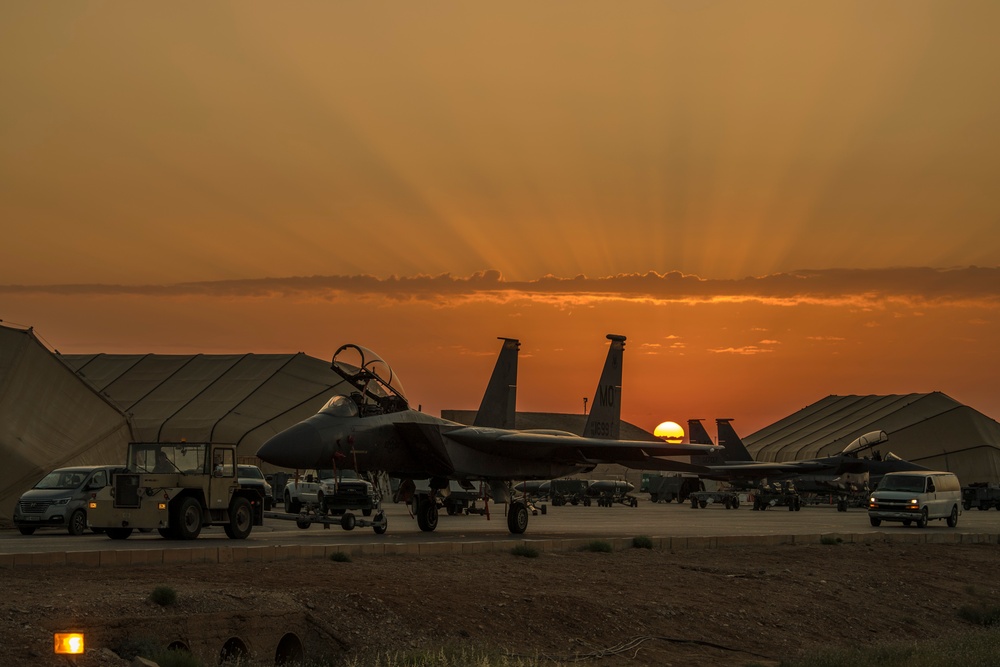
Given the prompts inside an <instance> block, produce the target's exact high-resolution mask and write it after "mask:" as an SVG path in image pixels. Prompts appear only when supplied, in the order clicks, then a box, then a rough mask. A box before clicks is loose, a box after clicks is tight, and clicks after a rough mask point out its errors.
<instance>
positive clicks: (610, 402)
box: [583, 334, 625, 440]
mask: <svg viewBox="0 0 1000 667" xmlns="http://www.w3.org/2000/svg"><path fill="white" fill-rule="evenodd" d="M608 340H610V341H611V347H610V348H609V349H608V358H607V360H605V362H604V371H603V372H602V373H601V380H600V382H598V383H597V393H596V394H595V395H594V402H593V403H591V408H590V415H588V416H587V426H586V427H585V428H584V429H583V435H584V436H586V437H588V438H605V439H608V440H617V439H618V433H619V431H620V430H621V415H622V406H621V398H622V353H623V352H624V350H625V336H617V335H615V334H608Z"/></svg>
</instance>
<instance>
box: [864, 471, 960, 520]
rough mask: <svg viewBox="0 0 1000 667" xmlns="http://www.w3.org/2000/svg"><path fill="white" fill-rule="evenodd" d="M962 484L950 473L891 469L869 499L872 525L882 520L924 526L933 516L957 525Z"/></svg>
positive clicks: (869, 515)
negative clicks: (893, 470)
mask: <svg viewBox="0 0 1000 667" xmlns="http://www.w3.org/2000/svg"><path fill="white" fill-rule="evenodd" d="M961 505H962V486H961V485H960V484H959V483H958V477H956V476H955V475H954V474H953V473H950V472H938V471H927V472H923V471H920V472H892V473H889V474H887V475H885V476H884V477H882V480H881V481H880V482H879V483H878V487H877V488H876V489H875V491H874V492H873V493H872V495H871V498H870V499H869V501H868V519H869V521H870V522H871V524H872V525H873V526H878V525H880V524H881V523H882V522H883V521H901V522H902V523H903V525H904V526H909V525H910V524H911V523H915V524H916V526H917V528H923V527H925V526H926V525H927V522H928V521H929V520H930V519H945V520H947V522H948V526H949V527H951V528H954V527H955V526H957V525H958V515H959V514H960V513H961V511H962V510H961Z"/></svg>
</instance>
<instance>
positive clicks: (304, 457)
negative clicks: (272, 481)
mask: <svg viewBox="0 0 1000 667" xmlns="http://www.w3.org/2000/svg"><path fill="white" fill-rule="evenodd" d="M322 454H323V438H322V437H321V436H320V433H319V431H318V430H317V429H316V427H315V426H313V425H312V424H309V423H306V422H300V423H298V424H296V425H295V426H292V427H291V428H287V429H285V430H284V431H282V432H281V433H278V434H277V435H274V436H272V437H270V438H269V439H268V440H267V441H266V442H265V443H264V444H263V445H261V446H260V449H258V450H257V456H258V457H260V459H261V460H262V461H266V462H267V463H270V464H272V465H276V466H281V467H282V468H318V467H321V466H322V465H323V463H322Z"/></svg>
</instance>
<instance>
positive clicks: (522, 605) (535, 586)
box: [0, 543, 1000, 667]
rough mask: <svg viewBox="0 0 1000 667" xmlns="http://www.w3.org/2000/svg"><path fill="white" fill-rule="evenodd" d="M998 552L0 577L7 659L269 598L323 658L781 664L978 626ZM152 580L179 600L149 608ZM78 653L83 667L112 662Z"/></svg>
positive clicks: (554, 556) (357, 561)
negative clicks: (299, 622) (322, 643)
mask: <svg viewBox="0 0 1000 667" xmlns="http://www.w3.org/2000/svg"><path fill="white" fill-rule="evenodd" d="M998 562H1000V560H998V547H997V545H990V544H980V545H970V544H967V545H944V544H920V545H916V544H914V545H903V544H887V543H873V544H853V543H843V544H827V545H823V544H816V545H809V546H792V545H788V546H772V547H742V546H741V547H720V548H713V549H704V550H694V549H692V550H685V551H677V552H671V551H668V550H649V549H627V550H623V551H618V552H615V553H593V552H543V553H542V554H541V555H540V556H538V557H537V558H525V557H522V556H515V555H512V554H510V553H492V554H485V555H478V556H426V557H415V556H355V557H353V559H352V560H351V562H335V561H332V560H325V559H316V560H305V559H303V560H294V561H284V562H272V563H234V564H231V565H224V566H220V565H208V564H185V565H177V566H167V565H159V566H145V567H124V566H122V567H107V568H99V569H90V568H77V567H38V568H21V567H19V568H16V569H9V570H6V571H0V581H2V583H0V591H2V595H0V665H64V664H65V663H64V662H63V661H62V660H60V659H57V658H55V657H54V656H53V655H52V654H51V642H52V639H51V637H52V634H51V633H52V632H53V631H55V630H57V629H60V627H59V626H60V625H63V624H67V623H71V622H72V621H73V620H74V619H76V620H83V621H84V622H85V623H90V624H91V625H100V624H101V623H107V624H109V626H114V627H116V628H117V630H112V631H109V633H107V636H106V637H105V641H107V642H110V641H111V640H110V639H109V637H111V636H112V635H113V634H114V632H118V633H119V634H120V633H121V632H122V631H123V628H125V627H127V625H128V624H129V622H130V619H131V622H134V621H135V620H136V619H147V618H154V619H155V618H161V617H162V618H163V619H164V622H166V619H169V618H171V617H174V616H176V615H183V616H187V617H194V618H195V619H196V620H197V619H198V618H204V623H205V624H210V623H212V622H213V619H216V618H219V617H221V616H225V615H226V614H229V615H230V616H231V615H232V614H233V613H235V614H243V615H247V614H250V615H252V614H254V613H257V612H258V611H259V610H262V609H268V610H271V611H274V610H278V611H281V610H284V611H288V612H289V613H293V612H294V613H301V612H304V613H307V614H310V615H312V616H314V617H317V618H319V619H321V620H320V623H321V624H325V625H324V627H326V628H327V629H328V630H329V634H330V642H329V645H330V647H331V648H330V655H333V656H345V657H348V656H359V655H364V654H366V652H373V651H397V650H398V651H410V650H414V649H435V648H439V647H443V646H448V647H457V646H466V647H473V646H474V647H495V648H498V649H500V650H501V651H504V652H509V653H512V654H523V655H529V656H542V655H544V656H552V657H554V658H562V659H564V660H566V661H569V659H570V658H573V657H575V656H579V655H591V654H598V653H601V652H608V651H609V649H616V647H618V648H621V647H623V646H625V645H630V647H629V648H627V649H625V650H621V652H619V653H616V654H609V655H607V656H606V657H603V658H601V659H599V660H596V659H595V660H591V661H588V662H586V663H585V664H593V665H601V666H618V665H719V664H726V665H745V664H748V663H756V664H777V661H779V660H781V659H783V658H793V657H798V656H802V655H808V654H809V653H810V652H814V651H815V650H816V649H817V648H819V647H830V646H847V645H852V644H872V643H877V642H884V641H890V640H910V641H912V640H923V639H928V638H941V637H948V636H952V635H956V634H960V633H965V632H969V631H971V630H974V628H973V627H972V626H970V625H969V624H968V623H967V622H965V621H963V620H961V619H960V618H959V616H958V614H957V611H958V609H959V608H960V607H962V606H963V605H968V604H975V603H977V602H983V601H987V600H995V599H997V595H998V593H1000V567H997V565H998ZM157 585H169V586H170V587H172V588H174V589H175V590H176V591H177V594H178V595H177V601H176V603H175V604H173V605H171V606H168V607H160V606H158V605H156V604H153V603H152V602H150V601H149V594H150V592H151V591H152V589H153V588H154V587H155V586H157ZM292 629H293V630H294V628H292ZM89 648H90V651H89V652H88V654H87V655H86V656H84V657H82V658H81V659H80V660H79V661H78V664H79V665H80V666H81V667H89V666H91V665H99V664H116V660H115V657H114V656H113V655H112V654H110V653H109V652H108V651H99V650H98V649H99V648H100V647H97V646H93V645H91V646H90V647H89ZM118 664H126V663H124V662H122V663H118ZM360 664H367V663H360ZM553 664H554V663H553Z"/></svg>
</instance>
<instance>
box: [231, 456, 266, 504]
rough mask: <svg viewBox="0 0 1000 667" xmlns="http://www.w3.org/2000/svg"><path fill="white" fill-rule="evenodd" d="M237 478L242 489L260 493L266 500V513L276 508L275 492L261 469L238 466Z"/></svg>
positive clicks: (250, 466) (243, 465)
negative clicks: (255, 490)
mask: <svg viewBox="0 0 1000 667" xmlns="http://www.w3.org/2000/svg"><path fill="white" fill-rule="evenodd" d="M236 476H237V477H238V478H239V482H240V487H242V488H244V489H257V490H258V491H260V495H261V496H263V498H264V511H265V512H268V511H270V510H271V508H272V507H273V506H274V491H273V490H272V489H271V484H270V483H269V482H268V481H267V479H266V478H265V477H264V473H262V472H261V471H260V468H258V467H257V466H252V465H245V464H240V465H238V466H236Z"/></svg>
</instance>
